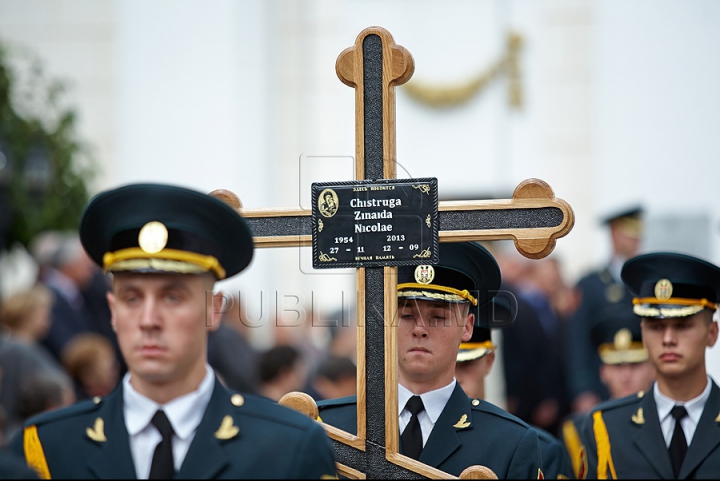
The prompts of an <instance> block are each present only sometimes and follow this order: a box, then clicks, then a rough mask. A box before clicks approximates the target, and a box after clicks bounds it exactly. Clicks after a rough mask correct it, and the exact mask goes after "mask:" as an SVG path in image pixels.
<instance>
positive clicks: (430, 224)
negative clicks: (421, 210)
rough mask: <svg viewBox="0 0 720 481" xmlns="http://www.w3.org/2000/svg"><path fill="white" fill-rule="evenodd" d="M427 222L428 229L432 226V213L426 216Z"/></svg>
mask: <svg viewBox="0 0 720 481" xmlns="http://www.w3.org/2000/svg"><path fill="white" fill-rule="evenodd" d="M425 224H427V226H428V229H429V228H430V227H431V226H432V222H431V221H430V214H428V216H427V217H426V218H425Z"/></svg>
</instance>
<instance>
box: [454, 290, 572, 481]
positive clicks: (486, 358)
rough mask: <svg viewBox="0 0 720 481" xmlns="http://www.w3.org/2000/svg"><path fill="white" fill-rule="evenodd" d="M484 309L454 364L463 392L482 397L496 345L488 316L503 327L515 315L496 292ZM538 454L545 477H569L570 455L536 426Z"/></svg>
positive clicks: (510, 303) (506, 301)
mask: <svg viewBox="0 0 720 481" xmlns="http://www.w3.org/2000/svg"><path fill="white" fill-rule="evenodd" d="M484 307H485V308H484V309H480V311H479V316H478V317H479V323H476V326H475V327H474V328H473V333H472V337H471V338H470V340H469V341H467V342H462V343H460V347H459V348H458V353H457V362H456V364H455V378H456V379H457V382H458V383H460V386H461V387H462V388H463V391H465V393H466V394H467V395H468V396H470V397H472V398H476V399H485V378H486V377H487V376H488V375H489V374H490V371H491V370H492V367H493V364H494V363H495V351H496V350H497V346H496V345H495V344H494V343H493V342H492V337H491V331H490V329H488V328H486V327H482V326H488V325H491V323H490V322H489V319H494V320H496V321H498V320H503V321H506V322H505V323H504V324H506V326H505V329H507V328H508V327H510V326H509V324H511V323H512V319H516V316H515V312H513V311H514V309H512V307H514V306H512V302H509V300H508V298H507V297H506V296H504V295H498V296H496V297H495V298H494V299H493V300H492V301H490V303H489V304H488V305H487V306H484ZM531 427H532V428H533V429H534V430H535V431H536V432H537V435H538V441H539V442H540V451H541V454H542V463H543V467H542V471H543V474H544V475H545V478H547V479H556V478H562V477H566V478H567V477H571V475H572V468H571V465H570V459H569V458H568V456H567V453H566V452H565V450H564V449H563V446H562V444H561V443H560V441H558V439H556V438H555V437H554V436H552V435H551V434H550V433H548V432H547V431H545V430H543V429H540V428H538V427H536V426H532V425H531Z"/></svg>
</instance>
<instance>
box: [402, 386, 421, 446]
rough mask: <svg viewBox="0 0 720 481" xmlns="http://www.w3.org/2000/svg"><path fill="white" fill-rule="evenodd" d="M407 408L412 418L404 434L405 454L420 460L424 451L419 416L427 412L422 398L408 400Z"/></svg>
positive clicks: (416, 397)
mask: <svg viewBox="0 0 720 481" xmlns="http://www.w3.org/2000/svg"><path fill="white" fill-rule="evenodd" d="M405 408H406V409H407V410H408V411H410V413H411V414H412V417H411V418H410V422H409V423H408V425H407V426H405V430H404V431H403V433H402V436H401V437H402V447H403V454H404V455H405V456H408V457H411V458H413V459H418V458H419V457H420V453H421V452H422V449H423V442H422V430H421V429H420V421H419V420H418V414H419V413H421V412H423V411H424V410H425V406H423V402H422V399H420V396H413V397H411V398H410V399H408V402H407V404H406V405H405Z"/></svg>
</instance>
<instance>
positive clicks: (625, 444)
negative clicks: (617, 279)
mask: <svg viewBox="0 0 720 481" xmlns="http://www.w3.org/2000/svg"><path fill="white" fill-rule="evenodd" d="M622 279H623V281H624V282H625V284H626V285H627V286H628V287H629V288H630V289H631V290H632V292H634V293H635V294H636V296H637V297H635V299H634V300H633V303H634V304H635V307H634V310H635V313H636V314H637V315H638V316H639V317H640V318H641V321H640V326H641V329H642V339H643V344H644V345H645V347H646V348H647V352H648V357H649V359H650V362H651V363H652V364H653V365H654V366H655V369H656V371H657V382H655V383H654V384H653V387H652V389H651V390H649V391H648V392H647V393H644V394H643V393H639V394H637V395H631V396H628V397H625V398H622V399H618V400H613V401H608V402H607V403H603V404H600V405H598V406H597V408H596V409H595V410H594V411H593V412H592V414H591V416H590V417H589V418H588V419H587V420H586V422H585V423H583V426H582V428H581V431H580V438H581V440H582V442H583V444H584V447H585V451H586V454H587V460H588V472H587V474H588V476H589V477H597V478H599V479H603V478H608V477H612V478H614V479H616V478H645V479H649V478H655V479H659V478H662V479H672V478H674V479H685V478H714V479H717V477H718V474H719V473H720V389H718V386H717V385H716V384H715V382H714V381H713V380H712V379H710V377H709V376H708V375H707V372H706V366H705V349H706V348H708V347H712V346H713V345H714V344H715V342H716V341H717V337H718V324H717V322H716V321H713V313H714V312H716V311H717V303H718V301H720V268H718V267H717V266H715V265H713V264H710V263H708V262H705V261H703V260H700V259H697V258H695V257H691V256H687V255H683V254H674V253H654V254H646V255H642V256H638V257H635V258H633V259H631V260H629V261H628V262H627V263H626V264H625V266H624V267H623V270H622Z"/></svg>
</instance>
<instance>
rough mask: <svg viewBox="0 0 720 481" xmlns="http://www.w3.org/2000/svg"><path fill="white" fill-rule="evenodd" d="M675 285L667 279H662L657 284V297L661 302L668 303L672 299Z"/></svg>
mask: <svg viewBox="0 0 720 481" xmlns="http://www.w3.org/2000/svg"><path fill="white" fill-rule="evenodd" d="M672 293H673V285H672V282H670V281H669V280H667V279H660V280H659V281H657V283H656V284H655V297H657V298H658V299H660V300H661V301H667V300H668V299H670V298H671V297H672Z"/></svg>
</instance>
